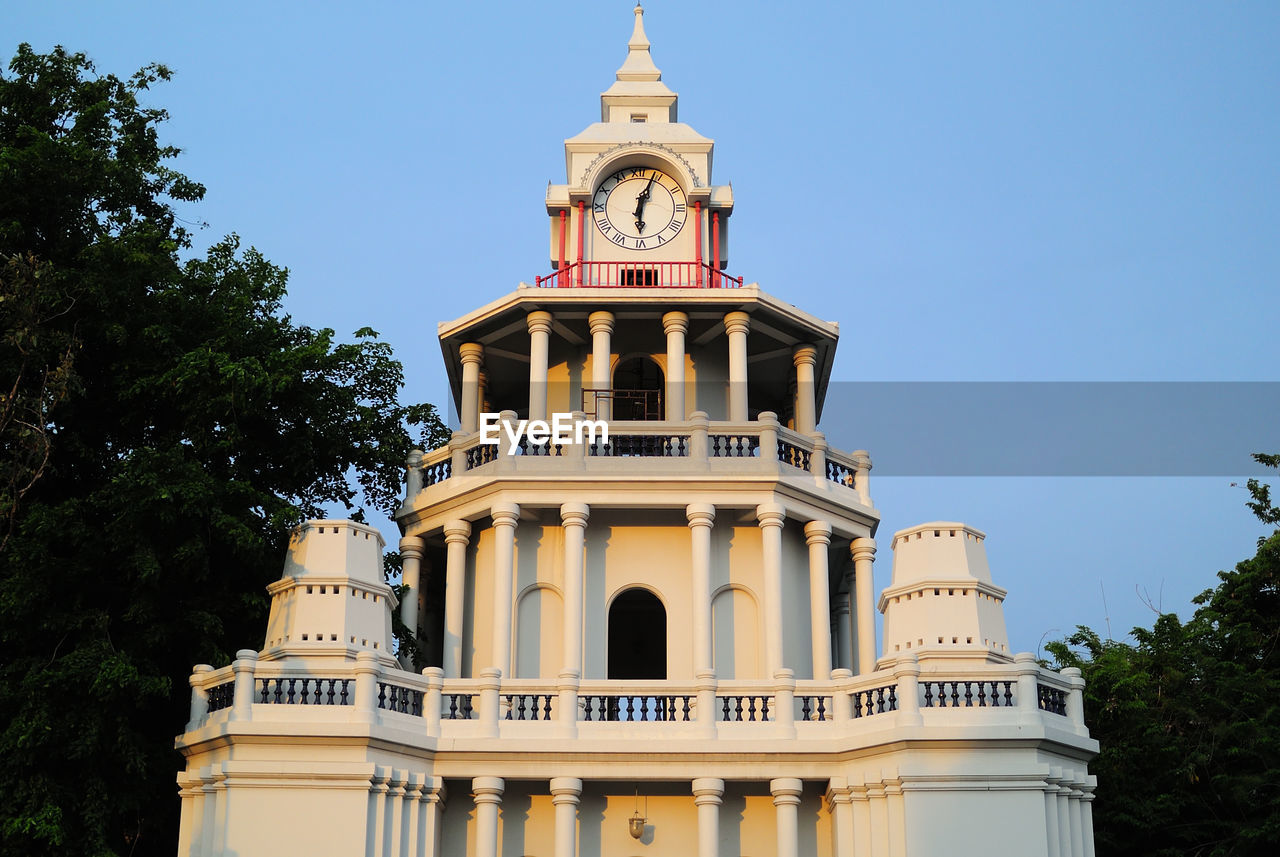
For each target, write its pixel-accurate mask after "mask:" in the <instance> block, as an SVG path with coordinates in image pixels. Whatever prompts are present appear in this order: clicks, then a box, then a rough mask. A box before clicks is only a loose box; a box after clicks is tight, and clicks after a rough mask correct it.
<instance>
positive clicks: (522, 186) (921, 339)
mask: <svg viewBox="0 0 1280 857" xmlns="http://www.w3.org/2000/svg"><path fill="white" fill-rule="evenodd" d="M630 9H631V4H630V3H629V2H610V3H605V2H599V0H592V2H586V0H580V2H537V3H530V2H521V3H407V2H406V3H369V4H358V5H353V4H351V3H324V2H307V3H301V2H298V3H283V2H282V3H258V2H255V3H245V2H221V3H217V4H204V3H170V2H151V3H126V2H74V3H73V2H49V0H7V2H6V3H5V4H4V5H3V8H0V37H2V38H0V47H3V49H4V50H5V51H6V55H11V54H12V51H13V48H14V47H15V46H16V44H17V43H18V42H20V41H29V42H31V43H32V44H33V45H34V46H35V47H36V48H37V49H39V50H47V49H48V48H50V47H51V46H53V45H54V44H62V45H64V46H66V47H67V48H68V49H72V50H80V51H84V52H86V53H88V54H89V55H90V56H91V57H92V58H93V59H94V60H95V61H96V62H97V63H98V66H99V69H100V70H102V71H112V72H115V73H118V74H122V75H124V74H127V73H129V72H131V71H133V70H135V69H136V68H138V67H139V66H141V65H142V64H144V63H147V62H151V61H160V62H164V63H166V64H168V65H170V66H171V67H172V68H173V69H174V70H175V71H176V73H177V77H176V78H175V80H174V82H173V83H171V84H168V85H165V86H162V87H160V88H158V89H157V90H156V91H155V93H154V103H156V104H158V105H162V106H164V107H167V108H168V109H169V110H170V112H171V113H172V117H173V118H172V121H170V122H169V123H168V124H167V126H166V129H165V131H164V135H165V138H166V140H167V141H168V142H171V143H174V144H176V145H178V146H180V147H182V148H183V150H184V153H183V155H182V156H181V158H180V159H179V161H178V162H177V163H176V166H177V167H178V168H179V169H181V170H182V171H183V172H185V173H186V174H188V175H190V176H192V177H193V178H195V179H197V180H199V181H202V182H204V183H205V184H206V185H207V186H208V188H209V193H208V195H207V197H206V199H205V201H204V202H203V203H202V204H200V205H199V206H196V207H193V208H191V209H189V210H187V211H185V212H184V213H185V216H188V217H189V218H190V219H191V220H193V221H204V222H207V223H208V224H209V228H208V229H206V230H203V231H202V232H200V233H199V234H198V235H197V242H198V244H199V245H201V246H204V245H207V244H208V243H211V242H212V241H214V240H216V239H217V238H219V237H220V236H221V235H223V234H224V233H227V232H231V231H235V232H238V233H239V234H240V235H241V236H242V238H243V239H244V241H245V243H247V244H253V245H255V246H257V247H258V248H259V249H261V250H262V251H263V252H264V253H265V254H266V255H267V256H268V257H269V258H270V259H272V260H273V261H274V262H276V263H277V264H280V265H284V266H287V267H288V268H290V269H291V271H292V280H291V295H290V299H289V303H288V307H289V310H290V311H291V312H292V313H293V315H294V317H295V319H297V320H298V321H300V322H304V323H307V324H311V325H314V326H325V327H334V328H336V329H337V330H338V331H339V332H340V333H343V334H349V333H350V332H351V331H353V330H355V329H356V328H358V327H361V326H363V325H370V326H372V327H374V328H375V329H377V330H379V331H380V332H381V333H382V334H383V336H384V337H385V338H386V339H388V340H389V341H391V342H392V343H393V344H394V346H395V347H396V350H397V353H398V354H399V355H400V356H401V358H402V359H403V360H404V361H405V363H406V367H407V375H408V390H407V395H408V396H410V397H412V398H416V399H427V400H431V401H435V402H442V401H443V400H444V397H445V385H444V381H443V372H442V368H441V362H440V356H439V348H438V346H437V344H436V343H435V340H434V331H435V323H436V322H437V321H438V320H441V319H449V318H454V317H457V316H459V315H461V314H462V313H464V312H465V311H467V310H468V309H470V308H472V307H474V306H476V305H479V304H481V303H484V302H486V301H488V300H491V299H493V298H495V297H497V296H499V295H501V294H504V293H506V292H507V291H510V290H511V289H512V288H514V287H515V285H516V283H518V282H519V281H521V280H525V281H532V279H533V277H534V276H536V275H537V274H540V273H545V272H546V270H547V268H548V260H547V231H546V220H545V213H544V209H543V206H542V200H543V193H544V190H545V187H546V184H547V181H548V180H551V181H555V182H562V181H564V175H563V170H564V158H563V147H562V141H563V139H564V138H565V137H568V136H571V135H573V134H575V133H577V132H578V131H579V130H581V129H582V128H583V127H585V126H586V125H587V124H588V123H589V122H591V121H594V120H595V119H596V118H597V117H598V115H599V113H598V111H599V106H598V105H599V101H598V95H599V93H600V92H601V91H602V90H603V89H604V88H606V87H607V86H608V84H609V83H610V82H611V80H612V79H613V72H614V70H615V69H616V68H617V67H618V65H620V64H621V62H622V60H623V57H624V54H625V43H626V40H627V38H628V36H629V35H630V30H631V21H632V16H631V11H630ZM646 11H647V14H646V28H647V30H648V34H649V38H650V40H651V41H652V43H653V55H654V59H655V61H656V63H657V64H658V66H659V67H660V68H661V69H662V70H663V73H664V79H665V80H666V81H667V83H668V84H669V85H670V86H671V87H672V88H673V89H674V90H676V91H677V92H678V93H680V96H681V98H680V118H681V119H682V120H683V121H686V122H688V123H690V124H691V125H693V127H694V128H696V129H697V130H698V131H700V132H701V133H703V134H706V135H707V136H710V137H713V138H714V139H715V140H716V141H717V148H716V157H715V165H714V168H715V169H714V178H715V181H716V182H717V183H724V182H726V181H731V182H732V183H733V185H734V192H735V198H736V200H737V208H736V210H735V213H734V217H733V234H732V239H733V245H732V248H731V257H730V260H729V261H730V268H731V271H732V272H733V273H735V274H742V275H744V276H745V277H746V278H747V280H748V281H758V282H759V283H760V284H761V286H762V287H763V288H764V289H766V290H767V291H769V292H771V293H773V294H776V295H779V296H781V297H784V298H786V299H788V300H790V301H792V302H794V303H795V304H797V305H799V306H801V307H802V308H805V309H807V310H809V311H810V312H812V313H814V314H815V315H818V316H820V317H822V318H824V319H830V320H834V321H839V322H840V323H841V330H842V339H841V343H840V356H839V357H838V359H837V363H836V368H835V377H836V378H837V379H838V380H842V381H859V380H872V381H903V380H912V381H1110V380H1126V381H1225V380H1247V381H1277V380H1280V378H1278V377H1277V370H1276V359H1275V353H1276V349H1275V334H1276V329H1277V313H1276V300H1275V294H1276V291H1277V290H1276V286H1277V278H1278V275H1280V235H1278V234H1277V230H1278V228H1280V216H1278V215H1280V162H1278V160H1277V153H1280V122H1278V121H1277V120H1278V118H1280V52H1277V50H1276V45H1277V44H1280V4H1275V3H1246V2H1237V3H1189V2H1184V3H1172V2H1161V3H1110V2H1096V3H1072V4H1067V3H1052V4H1050V3H1021V2H1005V3H950V2H936V3H927V2H921V3H911V4H901V3H888V2H884V3H874V4H866V3H852V2H851V3H800V2H796V3H791V4H788V5H786V6H784V5H783V4H779V3H775V2H768V3H765V2H738V3H733V4H726V3H711V2H707V3H693V2H679V3H676V2H671V0H654V2H651V3H649V4H648V5H647V6H646ZM495 241H496V242H498V243H499V245H500V246H501V247H503V248H505V249H504V250H503V251H502V252H497V253H495V252H493V251H492V247H493V246H494V242H495ZM824 428H827V430H828V431H829V432H830V431H832V427H830V426H824ZM846 430H847V427H845V428H842V429H841V433H842V436H843V433H844V432H845V431H846ZM1241 443H1242V450H1241V455H1242V462H1241V472H1243V471H1244V470H1245V466H1244V465H1245V461H1244V460H1243V456H1244V454H1245V453H1247V452H1249V451H1271V452H1280V430H1277V431H1275V432H1274V433H1273V434H1272V436H1271V437H1270V438H1267V439H1264V442H1262V443H1254V438H1252V437H1250V438H1242V440H1241ZM1254 446H1257V447H1258V449H1257V450H1255V449H1254V448H1253V447H1254ZM871 452H872V455H873V456H874V455H875V449H874V448H873V449H872V450H871ZM1187 455H1188V458H1189V459H1190V458H1194V457H1195V455H1196V451H1195V450H1188V451H1187ZM1232 481H1233V479H1232V477H1230V476H1229V475H1226V474H1224V475H1222V476H1221V477H1202V478H1186V477H1181V478H1173V477H1169V478H1154V477H1148V478H1105V477H1091V478H1048V477H1034V478H1033V477H1003V478H994V477H986V478H983V477H947V478H935V477H881V478H877V477H876V474H874V473H873V481H872V488H873V494H874V496H875V499H876V502H877V505H878V506H879V508H880V509H881V512H882V514H883V521H884V523H883V525H882V528H881V533H880V534H881V537H882V538H881V540H880V541H881V552H880V557H879V562H877V587H878V588H879V587H882V586H884V585H886V584H887V583H888V580H889V570H890V564H891V563H890V561H891V553H890V551H889V549H888V541H889V540H888V536H889V534H890V533H892V531H894V530H896V529H900V528H903V527H907V526H910V525H913V524H916V523H919V522H922V521H926V520H936V519H944V520H961V521H965V522H966V523H969V524H971V525H973V526H976V527H978V528H980V529H983V530H985V531H987V533H988V541H987V545H988V551H989V555H990V558H991V561H992V570H993V574H994V576H995V580H996V582H997V583H998V584H1000V585H1002V586H1005V587H1007V588H1008V589H1009V590H1010V596H1009V599H1008V602H1007V604H1006V615H1007V617H1008V621H1009V628H1010V636H1011V642H1012V644H1013V646H1014V647H1015V648H1016V649H1031V650H1034V649H1035V648H1036V647H1037V646H1038V644H1039V642H1040V640H1041V637H1042V636H1043V635H1045V634H1046V633H1047V634H1048V635H1049V636H1050V637H1054V636H1058V635H1060V634H1062V633H1065V632H1067V631H1069V630H1070V628H1071V627H1072V626H1074V625H1076V624H1080V623H1083V624H1090V625H1093V626H1094V627H1095V628H1098V629H1100V630H1105V628H1106V619H1107V616H1108V611H1104V608H1103V600H1102V591H1103V589H1104V587H1105V592H1106V597H1107V601H1108V604H1109V616H1110V626H1111V629H1112V631H1113V632H1114V633H1115V635H1116V636H1120V635H1122V634H1123V632H1125V631H1126V630H1127V629H1128V628H1129V627H1131V626H1133V625H1134V624H1139V623H1141V624H1149V623H1150V620H1151V619H1152V618H1153V614H1152V613H1151V612H1150V611H1149V610H1148V609H1147V608H1146V607H1144V606H1143V604H1142V601H1141V600H1140V599H1139V597H1138V596H1137V595H1136V593H1135V589H1136V590H1141V591H1145V592H1149V593H1150V595H1151V598H1152V600H1159V601H1160V603H1161V604H1162V605H1163V607H1164V609H1166V610H1178V611H1179V612H1182V613H1183V614H1184V615H1186V614H1187V613H1188V612H1189V610H1188V609H1187V608H1188V601H1189V599H1190V597H1191V596H1192V595H1193V594H1195V593H1196V592H1198V591H1200V590H1201V589H1204V588H1207V587H1209V586H1211V585H1213V583H1214V576H1213V575H1214V572H1215V571H1216V570H1218V569H1220V568H1226V567H1230V566H1231V565H1232V564H1234V563H1235V562H1236V561H1237V560H1239V559H1242V558H1244V557H1246V556H1248V555H1250V554H1251V553H1252V551H1253V546H1254V539H1255V537H1256V536H1257V535H1258V534H1260V532H1261V528H1260V526H1259V525H1257V524H1256V522H1255V521H1254V520H1253V519H1252V517H1251V516H1250V515H1249V513H1248V511H1247V510H1246V509H1244V507H1243V502H1244V500H1245V499H1246V495H1245V492H1244V491H1243V489H1241V488H1239V487H1232V486H1231V485H1230V483H1231V482H1232ZM1234 481H1238V480H1234ZM387 537H388V541H389V542H391V543H393V544H394V537H395V533H394V530H393V529H392V528H390V527H388V528H387Z"/></svg>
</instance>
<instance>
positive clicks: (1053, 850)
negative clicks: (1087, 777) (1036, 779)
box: [1044, 769, 1070, 857]
mask: <svg viewBox="0 0 1280 857" xmlns="http://www.w3.org/2000/svg"><path fill="white" fill-rule="evenodd" d="M1059 779H1060V778H1059V777H1055V776H1053V774H1052V769H1051V772H1050V775H1049V776H1048V777H1046V778H1045V790H1044V830H1045V841H1046V842H1047V843H1048V846H1049V850H1048V854H1049V857H1070V855H1064V854H1063V853H1062V834H1061V833H1060V832H1059V830H1058V781H1059Z"/></svg>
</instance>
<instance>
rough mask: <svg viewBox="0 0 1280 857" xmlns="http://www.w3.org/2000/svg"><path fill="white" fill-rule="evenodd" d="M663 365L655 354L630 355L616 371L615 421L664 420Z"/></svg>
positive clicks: (620, 363)
mask: <svg viewBox="0 0 1280 857" xmlns="http://www.w3.org/2000/svg"><path fill="white" fill-rule="evenodd" d="M664 386H665V382H664V379H663V375H662V367H660V366H659V365H658V364H657V362H656V361H655V360H654V359H653V358H652V357H644V356H638V357H627V358H624V359H622V360H620V361H619V362H618V365H617V366H616V367H614V370H613V418H614V419H615V420H660V419H662V390H663V387H664Z"/></svg>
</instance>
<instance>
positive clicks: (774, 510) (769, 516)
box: [756, 503, 787, 527]
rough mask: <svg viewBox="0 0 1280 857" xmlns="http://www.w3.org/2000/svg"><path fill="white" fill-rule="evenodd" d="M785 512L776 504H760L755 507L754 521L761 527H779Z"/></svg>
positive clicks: (783, 519)
mask: <svg viewBox="0 0 1280 857" xmlns="http://www.w3.org/2000/svg"><path fill="white" fill-rule="evenodd" d="M786 519H787V512H786V510H785V509H783V508H782V506H781V505H780V504H778V503H761V504H760V505H759V506H756V520H757V521H759V523H760V526H762V527H781V526H782V522H783V521H785V520H786Z"/></svg>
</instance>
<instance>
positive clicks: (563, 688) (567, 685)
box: [556, 670, 581, 738]
mask: <svg viewBox="0 0 1280 857" xmlns="http://www.w3.org/2000/svg"><path fill="white" fill-rule="evenodd" d="M580 678H581V674H580V673H579V672H578V671H577V670H564V671H562V672H561V673H560V681H559V683H558V684H556V692H557V694H558V703H559V708H560V710H559V711H558V712H557V714H556V717H557V719H558V720H559V727H560V728H559V732H560V737H562V738H577V737H578V686H579V683H580V682H579V679H580Z"/></svg>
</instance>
